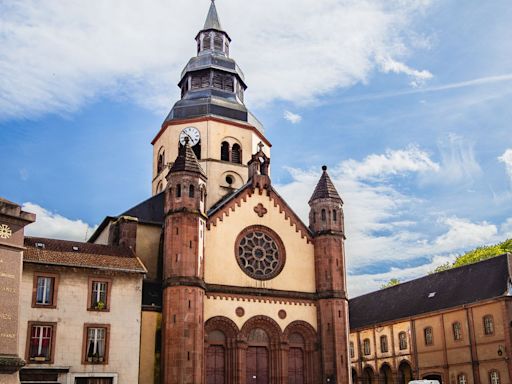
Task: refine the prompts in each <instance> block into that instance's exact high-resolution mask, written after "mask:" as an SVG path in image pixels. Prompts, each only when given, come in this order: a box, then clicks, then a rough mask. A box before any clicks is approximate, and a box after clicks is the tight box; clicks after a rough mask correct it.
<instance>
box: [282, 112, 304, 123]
mask: <svg viewBox="0 0 512 384" xmlns="http://www.w3.org/2000/svg"><path fill="white" fill-rule="evenodd" d="M283 117H284V118H285V120H288V121H289V122H290V123H292V124H298V123H300V122H301V121H302V116H301V115H298V114H296V113H293V112H290V111H284V115H283Z"/></svg>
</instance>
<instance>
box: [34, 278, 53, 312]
mask: <svg viewBox="0 0 512 384" xmlns="http://www.w3.org/2000/svg"><path fill="white" fill-rule="evenodd" d="M57 285H58V275H54V274H48V273H37V272H36V273H35V274H34V287H33V297H32V307H41V308H55V307H56V304H57Z"/></svg>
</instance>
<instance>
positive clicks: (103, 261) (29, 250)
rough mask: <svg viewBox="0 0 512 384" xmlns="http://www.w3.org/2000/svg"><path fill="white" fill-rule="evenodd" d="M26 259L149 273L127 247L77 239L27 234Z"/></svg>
mask: <svg viewBox="0 0 512 384" xmlns="http://www.w3.org/2000/svg"><path fill="white" fill-rule="evenodd" d="M25 247H26V249H25V251H24V252H23V261H24V262H26V263H38V264H50V265H63V266H69V267H82V268H93V269H106V270H112V271H123V272H133V273H146V272H147V271H146V268H145V267H144V265H143V264H142V262H141V261H140V260H139V258H138V257H136V256H135V255H134V253H133V251H132V250H131V249H130V248H127V247H119V246H111V245H100V244H91V243H81V242H76V241H67V240H55V239H46V238H41V237H25Z"/></svg>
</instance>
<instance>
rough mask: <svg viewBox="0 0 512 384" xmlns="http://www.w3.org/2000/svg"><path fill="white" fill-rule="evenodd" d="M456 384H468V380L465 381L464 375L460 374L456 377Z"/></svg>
mask: <svg viewBox="0 0 512 384" xmlns="http://www.w3.org/2000/svg"><path fill="white" fill-rule="evenodd" d="M457 384H468V380H467V379H466V375H465V374H463V373H461V374H460V375H458V376H457Z"/></svg>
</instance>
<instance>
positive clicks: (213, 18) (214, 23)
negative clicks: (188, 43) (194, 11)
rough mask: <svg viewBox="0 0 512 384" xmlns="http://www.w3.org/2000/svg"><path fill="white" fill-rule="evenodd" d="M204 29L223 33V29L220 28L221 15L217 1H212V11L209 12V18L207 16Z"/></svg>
mask: <svg viewBox="0 0 512 384" xmlns="http://www.w3.org/2000/svg"><path fill="white" fill-rule="evenodd" d="M203 29H217V30H219V31H222V27H221V26H220V21H219V15H218V14H217V7H216V6H215V0H212V3H211V5H210V10H209V11H208V16H206V21H205V22H204V27H203Z"/></svg>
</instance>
